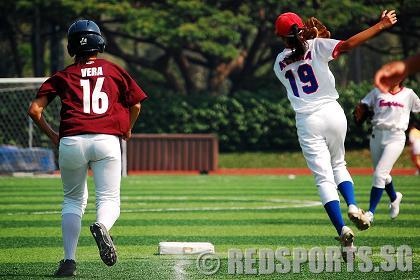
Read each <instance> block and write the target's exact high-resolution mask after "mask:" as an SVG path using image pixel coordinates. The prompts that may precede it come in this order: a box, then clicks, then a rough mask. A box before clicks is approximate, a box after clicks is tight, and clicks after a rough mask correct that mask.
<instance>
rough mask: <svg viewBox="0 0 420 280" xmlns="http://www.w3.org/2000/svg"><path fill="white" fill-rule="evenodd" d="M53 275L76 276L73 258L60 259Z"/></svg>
mask: <svg viewBox="0 0 420 280" xmlns="http://www.w3.org/2000/svg"><path fill="white" fill-rule="evenodd" d="M54 276H55V277H71V276H76V262H75V261H74V260H61V261H60V263H59V266H58V269H57V271H56V272H55V273H54Z"/></svg>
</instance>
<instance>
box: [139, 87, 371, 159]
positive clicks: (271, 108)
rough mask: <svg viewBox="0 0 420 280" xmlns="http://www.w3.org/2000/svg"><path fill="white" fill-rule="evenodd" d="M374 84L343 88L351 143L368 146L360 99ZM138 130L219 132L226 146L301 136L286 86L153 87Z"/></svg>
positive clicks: (270, 143)
mask: <svg viewBox="0 0 420 280" xmlns="http://www.w3.org/2000/svg"><path fill="white" fill-rule="evenodd" d="M371 89H372V85H370V84H369V83H363V84H360V85H356V84H350V85H349V86H348V87H346V88H345V89H339V93H340V98H339V102H340V104H341V105H342V107H343V109H344V111H345V113H346V115H347V121H348V132H347V141H346V146H347V147H348V148H355V147H362V146H363V147H367V146H368V129H369V124H365V125H364V126H363V127H362V128H359V127H356V126H355V125H354V122H353V119H352V111H353V108H354V106H355V104H356V103H357V102H358V101H359V100H360V99H361V98H362V97H363V96H365V95H366V94H367V93H368V92H369V91H370V90H371ZM149 95H150V99H149V100H148V101H146V102H145V103H144V106H143V110H142V113H141V118H140V121H139V122H137V124H136V127H135V129H134V132H138V133H140V132H141V133H215V134H217V135H218V137H219V143H220V149H221V150H222V151H252V150H260V151H261V150H295V149H298V148H299V143H298V141H297V135H296V128H295V119H294V112H293V110H292V108H291V106H290V103H289V101H288V99H287V96H286V94H285V92H284V89H283V88H282V87H281V86H280V85H279V87H278V88H277V89H275V90H273V89H267V90H260V91H259V92H246V91H240V92H237V93H236V94H235V95H234V97H228V96H218V97H214V96H209V95H207V94H203V95H197V96H184V95H178V94H174V93H168V92H165V93H149Z"/></svg>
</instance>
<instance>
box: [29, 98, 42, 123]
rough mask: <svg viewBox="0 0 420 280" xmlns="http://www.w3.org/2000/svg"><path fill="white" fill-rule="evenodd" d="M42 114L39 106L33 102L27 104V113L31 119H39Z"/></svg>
mask: <svg viewBox="0 0 420 280" xmlns="http://www.w3.org/2000/svg"><path fill="white" fill-rule="evenodd" d="M41 114H42V109H41V108H39V107H38V106H37V105H36V104H35V103H34V102H32V103H31V106H29V109H28V115H29V116H30V117H31V118H32V119H39V118H40V116H41Z"/></svg>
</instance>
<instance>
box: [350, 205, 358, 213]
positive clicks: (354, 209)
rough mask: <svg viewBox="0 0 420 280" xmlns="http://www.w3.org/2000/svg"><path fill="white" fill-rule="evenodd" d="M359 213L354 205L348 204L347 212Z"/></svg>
mask: <svg viewBox="0 0 420 280" xmlns="http://www.w3.org/2000/svg"><path fill="white" fill-rule="evenodd" d="M358 211H359V207H357V206H356V205H354V204H350V205H349V212H351V213H355V212H358Z"/></svg>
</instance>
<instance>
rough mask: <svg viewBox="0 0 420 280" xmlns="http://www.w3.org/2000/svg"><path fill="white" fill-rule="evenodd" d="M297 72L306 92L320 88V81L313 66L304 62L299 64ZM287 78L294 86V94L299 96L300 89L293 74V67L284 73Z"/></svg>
mask: <svg viewBox="0 0 420 280" xmlns="http://www.w3.org/2000/svg"><path fill="white" fill-rule="evenodd" d="M297 74H298V77H299V80H300V82H301V83H302V84H304V85H302V90H303V92H304V93H306V94H311V93H314V92H316V91H317V90H318V87H319V86H318V82H317V80H316V78H315V74H314V70H313V69H312V66H311V65H309V64H302V65H299V67H298V69H297ZM284 76H285V77H286V79H288V80H289V82H290V87H291V88H292V91H293V95H294V96H296V97H299V90H298V87H297V84H296V79H295V75H293V72H292V70H291V69H289V70H287V71H286V73H285V74H284Z"/></svg>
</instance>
